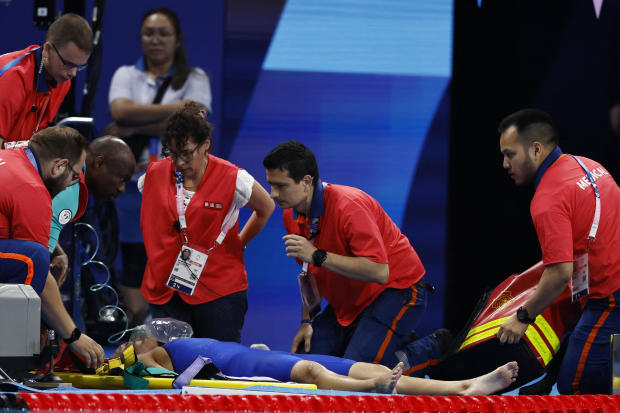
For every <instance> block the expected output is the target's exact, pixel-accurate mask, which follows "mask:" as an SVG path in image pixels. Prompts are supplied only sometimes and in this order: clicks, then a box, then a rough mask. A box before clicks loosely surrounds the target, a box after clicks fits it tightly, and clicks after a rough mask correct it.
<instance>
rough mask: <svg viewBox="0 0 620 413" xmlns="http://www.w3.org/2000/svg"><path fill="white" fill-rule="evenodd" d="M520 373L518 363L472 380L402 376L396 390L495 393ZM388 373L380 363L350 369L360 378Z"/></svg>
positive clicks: (442, 393)
mask: <svg viewBox="0 0 620 413" xmlns="http://www.w3.org/2000/svg"><path fill="white" fill-rule="evenodd" d="M518 370H519V369H518V366H517V363H516V362H510V363H507V364H505V365H503V366H501V367H499V368H497V369H496V370H494V371H492V372H491V373H489V374H485V375H483V376H480V377H476V378H474V379H469V380H454V381H443V380H432V379H423V378H419V377H410V376H403V377H401V378H400V380H399V381H398V384H397V385H396V391H397V392H398V393H399V394H411V395H416V394H426V395H434V396H442V395H448V394H457V395H472V394H483V395H484V394H492V393H495V392H498V391H500V390H502V389H504V388H506V387H508V386H509V385H510V384H512V383H514V381H515V380H516V377H517V374H518ZM386 371H389V369H388V368H387V367H385V366H382V365H380V364H371V363H363V362H358V363H355V364H353V366H351V369H350V370H349V376H350V377H353V378H358V379H368V378H372V377H376V376H377V375H379V374H385V372H386Z"/></svg>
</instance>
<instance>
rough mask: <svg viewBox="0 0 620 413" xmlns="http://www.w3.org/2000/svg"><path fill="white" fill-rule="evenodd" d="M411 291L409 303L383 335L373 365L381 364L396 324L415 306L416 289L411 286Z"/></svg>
mask: <svg viewBox="0 0 620 413" xmlns="http://www.w3.org/2000/svg"><path fill="white" fill-rule="evenodd" d="M411 291H412V293H413V294H412V297H411V301H409V302H408V303H407V304H405V305H404V306H403V307H402V308H401V309H400V311H399V312H398V314H397V315H396V317H394V320H392V325H391V326H390V329H389V330H388V332H387V334H386V335H385V338H384V339H383V343H381V346H380V347H379V352H378V353H377V356H376V357H375V359H374V361H373V363H374V364H379V363H380V362H381V359H382V358H383V354H385V350H386V349H387V346H388V344H390V340H392V336H393V335H394V330H396V324H398V322H399V321H400V319H401V318H403V315H404V314H405V312H406V311H407V310H408V309H409V308H411V307H413V306H414V305H415V302H416V300H417V298H418V289H417V288H416V287H415V286H413V287H411Z"/></svg>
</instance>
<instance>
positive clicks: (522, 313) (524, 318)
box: [517, 307, 536, 324]
mask: <svg viewBox="0 0 620 413" xmlns="http://www.w3.org/2000/svg"><path fill="white" fill-rule="evenodd" d="M517 320H519V321H520V322H522V323H525V324H532V323H533V322H534V321H536V317H534V318H530V315H529V314H528V312H527V310H526V309H525V308H523V307H519V309H518V310H517Z"/></svg>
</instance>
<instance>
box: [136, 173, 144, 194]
mask: <svg viewBox="0 0 620 413" xmlns="http://www.w3.org/2000/svg"><path fill="white" fill-rule="evenodd" d="M145 179H146V174H144V175H142V176H140V178H138V191H140V193H142V191H143V190H144V180H145Z"/></svg>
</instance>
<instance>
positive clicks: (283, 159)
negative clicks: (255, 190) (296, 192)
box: [263, 141, 319, 185]
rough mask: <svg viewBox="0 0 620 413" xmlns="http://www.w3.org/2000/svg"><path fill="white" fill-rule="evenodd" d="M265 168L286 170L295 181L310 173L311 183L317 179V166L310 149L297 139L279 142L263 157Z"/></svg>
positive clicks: (314, 182)
mask: <svg viewBox="0 0 620 413" xmlns="http://www.w3.org/2000/svg"><path fill="white" fill-rule="evenodd" d="M263 166H264V167H265V169H280V170H281V171H285V170H286V171H288V175H289V176H290V177H291V178H293V181H295V183H298V182H299V181H301V179H302V178H303V177H304V176H306V175H310V176H311V177H312V183H313V184H315V185H316V183H317V182H318V181H319V166H318V165H317V163H316V158H315V156H314V154H313V153H312V151H311V150H310V149H308V147H307V146H306V145H304V144H303V143H301V142H297V141H288V142H284V143H281V144H279V145H278V146H276V147H275V148H273V149H272V150H271V152H269V154H267V156H265V159H263Z"/></svg>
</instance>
